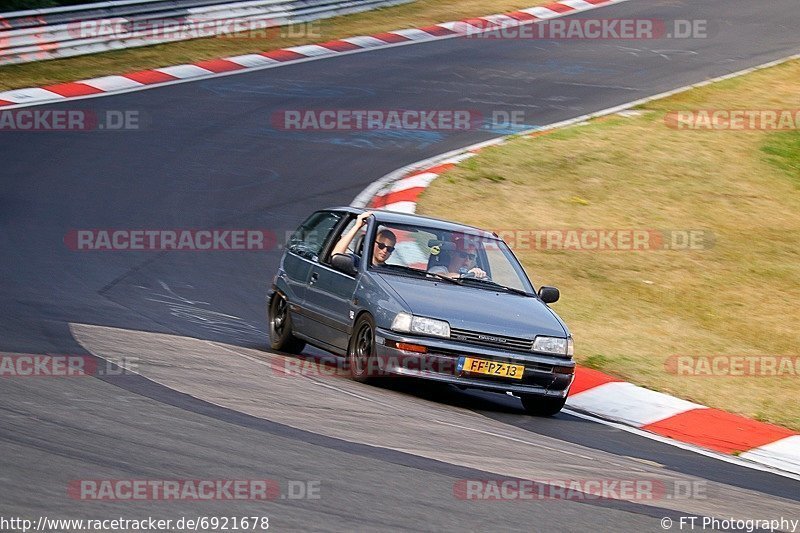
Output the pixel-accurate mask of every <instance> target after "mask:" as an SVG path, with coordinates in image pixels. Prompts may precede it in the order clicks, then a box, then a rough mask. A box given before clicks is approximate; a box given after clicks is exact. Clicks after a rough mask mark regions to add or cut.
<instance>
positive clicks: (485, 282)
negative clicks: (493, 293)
mask: <svg viewBox="0 0 800 533" xmlns="http://www.w3.org/2000/svg"><path fill="white" fill-rule="evenodd" d="M459 279H460V280H461V281H462V282H463V281H477V282H479V283H481V284H482V285H489V286H491V287H492V288H493V289H494V288H496V289H503V290H504V291H508V292H513V293H514V294H519V295H520V296H533V295H532V294H530V293H529V292H525V291H523V290H522V289H515V288H514V287H506V286H505V285H500V284H499V283H497V282H495V281H492V280H489V279H482V278H459Z"/></svg>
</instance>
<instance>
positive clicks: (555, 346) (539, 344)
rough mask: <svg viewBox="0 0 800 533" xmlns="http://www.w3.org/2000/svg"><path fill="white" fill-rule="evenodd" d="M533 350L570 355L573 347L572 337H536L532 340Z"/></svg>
mask: <svg viewBox="0 0 800 533" xmlns="http://www.w3.org/2000/svg"><path fill="white" fill-rule="evenodd" d="M533 351H534V352H541V353H549V354H553V355H566V356H569V357H572V354H573V352H574V351H575V348H574V345H573V343H572V337H567V338H566V339H562V338H560V337H536V340H534V341H533Z"/></svg>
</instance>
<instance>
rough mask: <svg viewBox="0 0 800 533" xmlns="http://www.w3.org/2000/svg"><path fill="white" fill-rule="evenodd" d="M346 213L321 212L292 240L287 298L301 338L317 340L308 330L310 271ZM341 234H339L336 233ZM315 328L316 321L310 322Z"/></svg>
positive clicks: (287, 260)
mask: <svg viewBox="0 0 800 533" xmlns="http://www.w3.org/2000/svg"><path fill="white" fill-rule="evenodd" d="M346 217H347V213H342V212H337V211H318V212H316V213H313V214H312V215H311V216H310V217H308V218H307V219H306V221H305V222H303V223H302V224H301V225H300V227H299V228H297V230H295V232H294V233H293V234H292V236H291V237H290V238H289V243H288V244H287V245H286V255H285V256H284V258H283V270H284V272H285V273H286V277H285V282H286V289H285V291H286V297H287V300H288V302H289V312H290V313H291V316H292V321H293V323H294V327H295V330H296V331H297V332H299V333H300V334H301V335H306V336H310V337H312V338H316V337H315V336H314V334H313V330H314V328H313V327H309V319H308V311H307V306H306V301H305V300H306V295H307V288H308V283H309V280H310V277H311V270H312V267H313V266H314V265H315V264H318V263H319V256H320V254H321V253H322V251H323V249H324V247H325V245H326V243H328V242H329V241H330V239H331V238H333V237H332V235H331V233H333V232H334V231H335V230H336V228H337V227H338V226H339V225H340V223H341V222H342V220H343V219H345V218H346ZM336 233H337V234H338V232H336ZM311 325H312V326H313V321H312V322H311Z"/></svg>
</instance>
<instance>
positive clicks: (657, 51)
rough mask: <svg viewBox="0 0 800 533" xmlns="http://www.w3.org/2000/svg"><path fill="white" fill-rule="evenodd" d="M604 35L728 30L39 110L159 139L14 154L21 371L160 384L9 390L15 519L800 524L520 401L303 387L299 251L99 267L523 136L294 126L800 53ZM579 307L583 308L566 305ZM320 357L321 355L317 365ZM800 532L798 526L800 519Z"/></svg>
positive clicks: (395, 57)
mask: <svg viewBox="0 0 800 533" xmlns="http://www.w3.org/2000/svg"><path fill="white" fill-rule="evenodd" d="M579 16H582V17H599V18H615V17H619V18H631V19H636V18H651V19H669V20H674V19H689V20H691V19H704V20H708V28H709V30H708V31H709V36H708V38H705V39H685V40H656V41H577V40H571V41H567V40H562V41H526V40H512V41H499V40H478V39H463V38H459V39H449V40H444V41H438V42H431V43H424V44H418V45H413V46H404V47H397V48H390V49H385V50H379V51H373V52H368V53H361V54H355V55H349V56H343V57H337V58H332V59H326V60H320V61H312V62H308V63H303V64H297V65H290V66H286V67H282V68H277V69H269V70H264V71H259V72H251V73H245V74H241V75H234V76H227V77H221V78H215V79H209V80H204V81H199V82H194V83H186V84H180V85H174V86H168V87H162V88H156V89H152V90H147V91H141V92H134V93H129V94H123V95H118V96H109V97H103V98H97V99H88V100H82V101H79V102H72V103H70V102H65V103H61V104H53V105H48V106H46V107H43V108H39V109H82V110H91V111H95V112H103V111H105V110H134V111H136V112H138V113H139V115H140V116H141V117H142V124H143V127H142V129H140V130H138V131H121V132H110V131H92V132H30V133H21V132H18V133H11V132H2V134H1V136H0V154H2V161H3V163H4V164H3V169H2V176H3V179H2V182H0V225H1V226H2V231H0V250H2V256H3V261H2V266H0V269H2V279H3V282H2V285H0V306H2V309H3V312H2V315H1V316H0V350H1V351H2V352H4V353H35V354H45V353H48V354H80V355H89V354H92V355H94V356H98V357H101V358H105V359H109V360H112V361H115V360H116V361H122V360H123V358H135V359H136V360H137V361H138V369H137V371H138V372H139V373H140V374H141V375H140V376H138V375H125V376H111V377H105V378H102V379H94V378H59V379H54V378H53V379H47V378H7V379H3V380H0V451H2V453H0V516H28V517H38V516H40V515H46V516H48V517H62V518H67V517H76V518H81V517H84V518H111V517H117V516H123V517H127V518H136V517H139V516H148V515H149V516H161V517H164V518H173V519H174V518H178V517H180V516H190V515H191V516H194V517H196V516H235V515H239V516H241V515H245V514H247V515H251V516H252V515H267V516H269V517H270V523H271V525H272V527H273V528H274V529H275V530H286V529H296V530H311V529H313V530H336V531H347V530H354V529H358V530H387V529H409V530H459V529H467V530H492V529H504V530H505V529H508V530H524V531H531V530H537V531H538V530H543V529H550V530H555V531H575V530H584V529H592V530H593V529H597V530H603V531H612V530H624V531H629V530H631V531H632V530H637V531H661V530H662V529H661V526H660V520H661V518H662V517H664V516H670V517H672V518H674V519H676V520H677V519H678V517H679V516H681V515H688V514H693V515H707V516H719V517H725V518H727V517H730V516H738V517H745V518H767V519H770V518H773V519H774V518H780V517H781V516H785V517H787V518H789V517H791V518H795V519H796V518H800V516H798V513H797V508H798V503H797V501H798V494H799V493H800V491H798V487H799V486H800V484H799V483H798V481H796V480H793V479H789V478H786V477H781V476H778V475H775V474H772V473H768V472H762V471H757V470H752V469H748V468H744V467H741V466H738V465H735V464H730V463H727V462H723V461H720V460H718V459H716V458H712V457H705V456H701V455H698V454H695V453H693V452H691V451H687V450H682V449H679V448H675V447H672V446H669V445H667V444H663V443H659V442H655V441H652V440H649V439H646V438H644V437H641V436H638V435H634V434H631V433H628V432H625V431H622V430H619V429H615V428H612V427H608V426H605V425H600V424H596V423H593V422H589V421H586V420H583V419H580V418H576V417H574V416H570V415H568V414H561V415H559V416H557V417H555V418H553V419H547V420H541V419H533V418H529V417H526V416H525V415H523V414H522V411H521V409H520V406H519V405H518V403H517V401H516V400H515V399H513V398H510V397H504V396H493V395H488V394H478V393H471V392H461V391H457V390H451V389H441V388H435V387H434V388H428V387H425V388H423V389H422V390H418V388H417V387H415V386H409V385H407V384H403V383H393V384H389V385H388V386H387V387H384V388H376V387H370V386H365V385H360V384H356V383H353V382H350V381H348V380H342V379H337V378H325V377H318V378H309V377H292V376H281V375H280V374H279V373H278V372H276V370H275V366H276V365H284V364H286V362H285V359H283V356H279V355H276V354H271V353H269V352H268V350H267V349H266V327H265V304H264V296H265V293H266V288H267V285H268V284H269V282H270V279H271V277H272V275H273V273H274V271H275V269H276V266H277V261H278V259H279V256H280V251H279V250H275V251H270V252H222V251H220V252H206V253H203V252H162V253H158V252H86V251H84V252H78V251H73V250H70V249H69V248H68V247H67V246H66V244H65V242H64V238H65V235H67V234H68V233H69V232H70V231H71V230H75V229H101V228H118V229H180V228H250V229H266V230H269V231H272V232H275V233H277V234H278V235H283V234H284V233H285V231H286V230H289V229H291V228H293V227H294V226H296V225H297V223H298V222H299V221H300V220H302V219H303V218H304V217H305V216H307V215H308V214H309V213H310V212H311V211H312V210H314V209H317V208H321V207H325V206H329V205H340V204H348V203H349V202H350V201H351V200H352V199H353V197H355V196H356V194H358V193H359V192H360V191H361V190H362V189H363V188H364V187H366V186H367V185H368V184H369V183H370V182H372V181H373V180H375V179H377V178H378V177H380V176H382V175H383V174H385V173H387V172H390V171H392V170H394V169H396V168H398V167H400V166H403V165H405V164H409V163H412V162H414V161H417V160H420V159H422V158H425V157H430V156H433V155H436V154H439V153H442V152H446V151H448V150H452V149H455V148H458V147H461V146H464V145H467V144H470V143H474V142H479V141H481V140H486V139H490V138H492V137H495V136H497V135H499V134H502V133H503V132H498V131H496V130H494V131H493V130H489V129H483V130H481V129H479V130H471V131H462V132H431V131H426V132H409V131H406V132H401V133H398V132H337V133H320V132H286V131H279V130H275V129H274V128H272V126H271V124H270V117H271V116H272V114H273V113H275V112H276V111H281V110H291V109H304V108H315V109H401V108H404V109H476V110H479V111H481V113H482V114H483V115H484V116H485V117H490V116H491V115H492V113H493V112H494V111H496V110H502V111H523V112H524V116H525V122H526V123H527V124H529V125H531V126H535V125H543V124H548V123H552V122H556V121H559V120H564V119H568V118H571V117H575V116H579V115H582V114H585V113H589V112H592V111H597V110H601V109H605V108H608V107H611V106H614V105H617V104H621V103H624V102H628V101H631V100H636V99H638V98H643V97H646V96H648V95H652V94H657V93H660V92H663V91H667V90H670V89H673V88H676V87H680V86H683V85H686V84H690V83H695V82H699V81H702V80H704V79H708V78H711V77H715V76H720V75H723V74H727V73H730V72H735V71H738V70H741V69H744V68H747V67H751V66H755V65H759V64H762V63H765V62H768V61H771V60H775V59H778V58H781V57H785V56H788V55H791V54H795V53H798V51H800V40H799V39H798V37H797V27H798V26H800V11H799V10H798V9H797V1H796V0H770V1H769V2H752V1H744V0H705V1H680V0H671V1H655V0H631V1H630V2H626V3H623V4H619V5H616V6H611V7H608V8H603V9H599V10H596V11H592V12H590V13H588V14H583V15H579ZM556 305H557V304H556ZM319 353H320V352H317V351H314V350H309V354H319ZM503 476H507V477H518V478H526V479H527V478H547V479H554V480H558V479H609V478H617V479H620V478H621V479H632V478H636V479H639V478H641V479H650V480H655V481H658V483H662V484H663V485H664V486H674V484H675V483H676V482H677V483H687V482H688V483H691V482H695V481H699V482H702V483H704V487H705V488H706V489H707V491H706V496H705V497H697V498H690V499H685V500H680V501H677V500H675V499H671V498H666V497H665V498H657V499H655V500H654V501H647V502H636V503H627V502H613V501H611V502H610V501H568V500H549V501H516V502H491V501H490V502H480V501H464V500H461V499H459V498H458V497H456V495H455V494H454V485H456V484H457V483H458V481H459V480H463V479H493V478H498V477H503ZM87 478H88V479H267V478H268V479H275V480H279V481H280V482H281V483H282V486H284V485H286V483H288V481H289V480H301V481H313V482H318V483H319V487H320V498H319V499H298V500H289V499H285V500H281V499H277V500H275V501H270V502H266V503H263V502H231V501H214V502H169V501H135V502H119V501H88V502H86V501H76V500H75V499H72V498H70V497H69V496H68V495H67V485H68V483H69V481H70V480H76V479H87ZM792 513H794V516H791V514H792Z"/></svg>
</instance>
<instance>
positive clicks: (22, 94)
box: [0, 87, 64, 104]
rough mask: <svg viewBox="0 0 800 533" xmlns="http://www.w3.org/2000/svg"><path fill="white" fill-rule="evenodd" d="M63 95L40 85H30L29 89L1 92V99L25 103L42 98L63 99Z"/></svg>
mask: <svg viewBox="0 0 800 533" xmlns="http://www.w3.org/2000/svg"><path fill="white" fill-rule="evenodd" d="M62 99H64V97H63V96H61V95H60V94H56V93H54V92H52V91H48V90H47V89H42V88H40V87H29V88H27V89H14V90H13V91H5V92H2V93H0V100H6V101H8V102H14V103H16V104H24V103H28V102H34V101H35V102H38V101H40V100H62Z"/></svg>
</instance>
